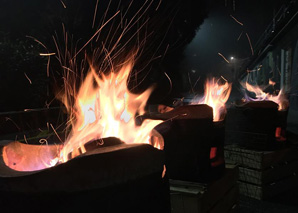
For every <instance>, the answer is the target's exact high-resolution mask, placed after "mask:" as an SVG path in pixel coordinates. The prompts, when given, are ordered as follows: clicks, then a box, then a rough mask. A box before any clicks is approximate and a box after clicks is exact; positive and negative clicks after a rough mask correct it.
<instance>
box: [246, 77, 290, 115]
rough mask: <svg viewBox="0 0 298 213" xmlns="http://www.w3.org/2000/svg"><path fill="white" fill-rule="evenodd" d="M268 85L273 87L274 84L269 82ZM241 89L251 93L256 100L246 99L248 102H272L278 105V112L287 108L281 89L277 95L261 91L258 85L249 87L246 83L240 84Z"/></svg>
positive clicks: (286, 101)
mask: <svg viewBox="0 0 298 213" xmlns="http://www.w3.org/2000/svg"><path fill="white" fill-rule="evenodd" d="M269 84H270V85H274V84H275V82H273V81H269ZM241 85H242V87H243V88H245V89H246V90H247V91H249V92H252V93H254V94H255V96H256V98H249V97H248V96H247V97H246V100H250V101H265V100H268V101H273V102H275V103H277V104H278V110H283V109H286V108H287V107H288V100H287V98H286V95H285V93H284V90H283V89H281V90H280V91H279V92H278V94H277V95H274V94H270V93H266V92H264V91H263V89H262V88H261V87H260V86H258V85H251V84H249V83H248V82H245V83H242V84H241Z"/></svg>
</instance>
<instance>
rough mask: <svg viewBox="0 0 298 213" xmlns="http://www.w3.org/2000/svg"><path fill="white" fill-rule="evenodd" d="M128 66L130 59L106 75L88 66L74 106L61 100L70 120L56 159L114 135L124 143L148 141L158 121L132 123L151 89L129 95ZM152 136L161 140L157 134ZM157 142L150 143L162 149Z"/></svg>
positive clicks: (129, 65)
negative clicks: (71, 119) (67, 133)
mask: <svg viewBox="0 0 298 213" xmlns="http://www.w3.org/2000/svg"><path fill="white" fill-rule="evenodd" d="M132 65H133V63H132V61H129V62H128V63H126V64H124V65H123V66H122V68H121V69H120V70H119V72H117V73H115V72H111V73H110V74H109V75H104V74H100V75H97V74H96V72H95V70H94V68H91V71H90V72H89V74H88V75H87V77H86V78H85V80H84V82H83V84H82V86H81V87H80V90H79V92H78V95H77V97H75V98H76V100H75V106H68V105H67V103H68V102H67V101H66V100H64V103H65V105H66V107H67V109H68V111H69V112H70V113H71V115H73V117H74V121H72V130H71V133H70V134H69V137H68V139H67V140H66V142H65V144H64V147H63V149H62V151H61V159H60V161H62V162H66V161H67V160H68V154H69V153H72V151H73V150H75V149H77V148H82V149H81V150H83V152H84V144H85V143H87V142H89V141H92V140H97V139H100V138H104V137H117V138H119V139H121V140H123V141H124V142H126V143H148V144H149V143H150V141H149V140H150V138H151V137H152V136H153V135H152V129H153V128H154V127H155V126H156V125H158V124H159V123H161V122H162V121H159V120H145V121H144V122H143V123H142V125H141V126H136V125H135V120H134V116H135V115H136V114H143V113H144V107H145V104H146V102H147V100H148V98H149V95H150V94H151V92H152V90H153V88H152V87H151V88H149V89H147V90H146V91H145V92H143V93H142V94H140V95H136V94H132V93H131V92H130V91H129V90H128V89H127V81H128V77H129V73H130V71H131V69H132ZM64 98H65V99H66V98H67V97H66V96H65V97H64ZM71 117H72V116H71ZM155 136H156V134H155ZM155 139H158V140H159V142H160V143H161V141H160V140H161V139H160V137H158V136H157V137H155ZM160 143H157V142H156V141H155V142H154V146H155V147H158V148H162V145H161V144H160Z"/></svg>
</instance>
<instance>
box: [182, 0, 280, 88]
mask: <svg viewBox="0 0 298 213" xmlns="http://www.w3.org/2000/svg"><path fill="white" fill-rule="evenodd" d="M234 2H235V7H233V0H226V1H225V0H214V1H212V3H211V5H212V7H211V10H210V13H209V16H208V18H207V19H205V21H204V23H203V24H202V25H201V27H200V29H199V30H198V32H197V34H196V37H195V38H194V39H193V40H192V42H191V43H190V44H189V45H188V46H187V48H186V51H185V59H184V61H183V66H182V68H183V69H186V70H187V72H189V75H190V79H191V83H192V85H193V84H194V83H195V82H196V80H197V79H198V78H201V79H202V80H200V81H199V85H202V83H203V82H204V77H205V76H206V75H207V76H217V77H218V76H221V75H222V76H224V77H225V78H226V79H228V80H229V81H233V73H232V69H233V68H235V67H234V66H236V67H237V65H240V64H241V63H243V62H244V61H245V60H247V59H248V58H249V57H250V56H251V55H252V51H251V48H250V44H249V41H248V38H247V36H246V33H247V35H248V36H249V38H250V40H251V44H252V47H253V48H254V45H255V44H256V42H257V40H258V38H259V37H260V35H261V34H262V33H263V32H264V30H265V28H266V27H267V26H268V25H269V23H270V22H271V21H272V18H273V16H274V13H275V12H277V10H278V6H279V5H281V4H282V3H283V1H280V0H274V1H272V0H249V1H244V0H242V1H240V0H235V1H234ZM231 15H232V16H233V17H235V18H236V19H237V20H238V21H240V22H241V23H242V24H243V25H240V24H238V23H237V22H236V21H235V20H234V19H233V18H232V17H231ZM240 35H241V36H240ZM239 37H240V38H239ZM238 38H239V40H238ZM218 53H221V54H222V55H223V56H225V57H226V58H227V59H228V60H229V61H231V60H230V57H232V56H233V57H234V58H235V59H234V63H236V64H233V63H230V64H228V63H227V62H225V60H224V59H223V58H222V57H221V56H219V55H218ZM231 62H232V61H231Z"/></svg>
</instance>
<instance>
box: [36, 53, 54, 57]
mask: <svg viewBox="0 0 298 213" xmlns="http://www.w3.org/2000/svg"><path fill="white" fill-rule="evenodd" d="M39 55H40V56H51V55H56V53H39Z"/></svg>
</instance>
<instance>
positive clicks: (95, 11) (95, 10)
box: [92, 0, 98, 28]
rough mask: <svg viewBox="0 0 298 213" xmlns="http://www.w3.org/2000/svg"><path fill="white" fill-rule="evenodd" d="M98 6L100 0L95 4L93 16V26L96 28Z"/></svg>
mask: <svg viewBox="0 0 298 213" xmlns="http://www.w3.org/2000/svg"><path fill="white" fill-rule="evenodd" d="M97 6H98V0H97V1H96V5H95V9H94V16H93V23H92V28H94V24H95V18H96V13H97Z"/></svg>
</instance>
